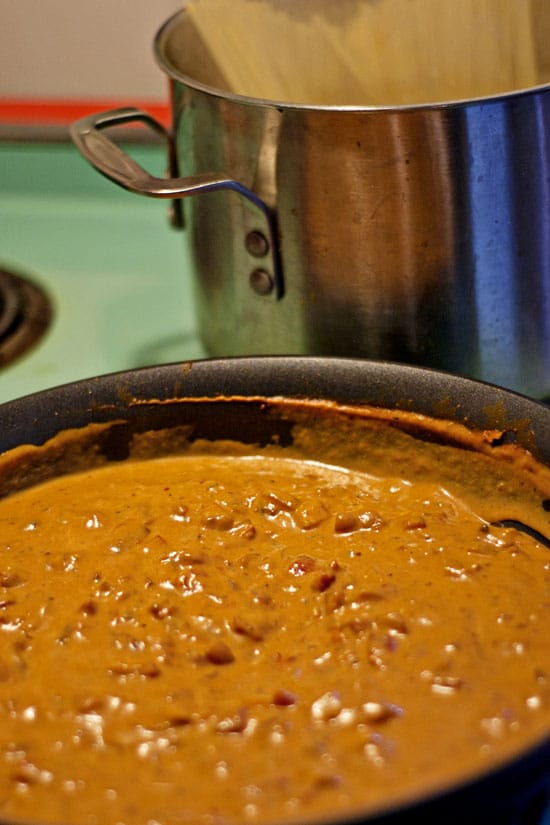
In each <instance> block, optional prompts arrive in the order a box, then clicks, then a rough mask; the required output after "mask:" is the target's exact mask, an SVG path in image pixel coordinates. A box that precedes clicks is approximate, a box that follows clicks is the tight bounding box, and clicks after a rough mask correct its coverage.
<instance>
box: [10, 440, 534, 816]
mask: <svg viewBox="0 0 550 825" xmlns="http://www.w3.org/2000/svg"><path fill="white" fill-rule="evenodd" d="M435 449H437V448H435ZM245 452H246V451H242V452H239V451H236V452H235V454H227V455H224V454H219V455H217V454H200V452H197V453H196V454H188V455H182V456H174V457H164V458H157V459H154V460H146V461H127V462H122V463H120V464H116V465H108V466H106V467H102V468H99V469H94V470H91V471H86V472H82V473H80V474H77V475H73V476H67V477H63V478H59V479H56V480H53V481H49V482H47V483H45V484H42V485H39V486H37V487H34V488H31V489H28V490H26V491H23V492H19V493H16V494H14V495H12V496H11V497H9V498H6V499H4V500H3V501H0V714H1V718H2V724H1V725H0V816H2V817H4V818H15V819H17V818H21V819H25V818H27V819H36V818H37V815H38V814H39V817H40V819H41V820H42V821H44V822H70V823H75V824H76V825H96V823H97V825H100V823H101V825H115V823H128V825H137V823H145V822H150V823H153V822H154V823H160V824H161V825H175V824H176V823H191V822H192V823H201V825H202V823H204V825H207V823H208V825H211V823H226V822H227V823H242V822H247V823H255V822H267V821H273V820H275V819H283V820H293V819H300V818H303V819H306V818H307V817H314V816H315V815H319V814H321V813H326V812H327V811H333V812H335V813H338V812H342V813H344V812H346V811H348V810H350V809H354V808H358V807H363V808H365V809H369V808H370V807H372V808H373V809H374V808H376V806H378V805H383V804H384V801H385V800H386V799H387V798H388V797H391V798H394V799H398V798H399V797H400V796H406V795H407V794H416V793H418V789H419V788H425V789H430V788H435V787H438V786H439V785H441V784H443V783H445V782H447V781H449V780H450V778H451V777H461V776H468V775H469V774H471V773H474V772H476V771H479V770H484V769H486V768H488V767H490V766H491V765H492V764H493V763H495V762H498V760H501V759H504V758H506V757H507V756H508V755H510V754H512V753H513V752H514V751H515V750H516V749H519V748H521V747H523V746H525V745H527V744H528V743H529V742H531V741H534V740H535V739H536V738H538V737H539V736H540V735H541V731H542V730H544V728H546V729H548V726H549V724H550V636H549V634H548V632H547V628H548V618H549V614H550V553H549V551H548V550H547V549H546V548H545V547H544V546H542V545H541V544H539V543H537V542H536V541H535V540H533V539H532V538H530V537H528V536H526V535H524V534H522V533H520V532H518V531H516V530H514V529H506V528H501V527H494V526H491V524H490V523H489V521H488V520H487V518H486V517H485V515H484V514H483V497H480V501H479V505H480V506H479V511H478V510H477V509H476V508H473V507H472V502H471V495H470V496H469V497H468V496H466V498H465V499H462V498H461V497H460V496H458V495H457V494H456V492H455V491H454V490H453V492H451V491H450V490H449V489H447V488H446V487H444V486H442V485H438V484H436V483H434V482H433V481H431V480H430V479H429V477H428V476H429V474H426V473H421V474H420V476H421V477H417V478H414V479H413V480H411V479H408V478H407V469H408V462H407V459H406V453H404V454H403V455H402V460H401V465H402V470H403V472H402V473H401V474H400V475H399V476H398V475H384V474H381V475H380V476H377V475H376V473H375V472H374V471H373V472H366V471H364V470H359V469H357V468H353V469H350V468H347V467H336V466H331V465H329V464H326V463H322V462H316V461H311V460H302V459H299V458H297V457H285V455H283V452H282V451H281V453H280V454H277V452H276V451H273V453H272V454H269V455H268V454H262V455H253V454H245Z"/></svg>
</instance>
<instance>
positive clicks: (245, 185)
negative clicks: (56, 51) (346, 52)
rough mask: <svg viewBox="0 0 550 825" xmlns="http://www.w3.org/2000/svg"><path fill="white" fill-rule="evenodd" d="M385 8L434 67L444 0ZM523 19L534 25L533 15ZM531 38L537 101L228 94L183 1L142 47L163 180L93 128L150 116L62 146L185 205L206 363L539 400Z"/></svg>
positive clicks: (544, 211) (546, 284)
mask: <svg viewBox="0 0 550 825" xmlns="http://www.w3.org/2000/svg"><path fill="white" fill-rule="evenodd" d="M383 2H384V3H388V2H389V0H383ZM515 2H517V0H506V3H507V4H509V3H515ZM350 5H351V4H350ZM377 5H378V4H377ZM459 5H460V4H459ZM520 5H521V4H520ZM393 6H394V7H397V14H398V15H399V16H398V19H399V21H400V22H399V25H398V26H395V25H393V23H392V26H393V29H392V31H389V32H387V33H386V35H385V36H387V37H388V38H390V39H391V37H392V36H393V34H394V32H395V31H407V27H408V25H409V23H410V22H411V21H407V16H414V18H415V20H414V23H415V25H416V28H417V29H418V30H420V31H422V30H423V29H425V31H426V35H425V38H426V40H425V47H424V49H423V48H422V46H419V48H418V49H417V51H416V54H417V55H418V59H419V60H422V59H424V52H425V51H426V49H427V48H428V45H429V49H430V54H432V53H434V52H435V53H436V55H441V56H442V59H444V58H445V56H446V55H447V54H448V53H449V51H450V50H452V49H453V48H454V47H455V45H456V44H454V42H453V37H454V35H453V31H449V30H445V32H439V31H438V27H437V16H438V14H439V10H440V9H442V8H443V7H444V6H445V4H437V3H435V4H434V3H431V4H430V3H425V2H424V3H420V2H417V3H416V5H415V3H411V2H410V0H393ZM489 6H490V8H489V10H488V12H487V13H488V14H489V16H490V15H491V14H494V15H497V16H498V15H501V12H502V11H503V7H502V5H501V4H492V5H491V4H489ZM506 8H508V6H506ZM426 10H428V11H429V15H428V14H426V19H425V20H424V25H423V26H419V25H417V24H418V20H417V17H418V15H419V14H422V13H423V12H426ZM347 13H349V11H346V14H347ZM461 14H462V11H459V12H458V15H459V16H460V15H461ZM532 15H533V30H534V31H535V33H537V31H540V32H544V28H543V24H544V19H543V18H545V17H547V12H546V11H545V8H544V4H542V3H537V4H536V5H535V4H533V11H532ZM473 19H474V29H473V30H472V42H476V36H477V34H479V31H480V30H481V27H482V26H483V25H484V24H485V26H486V27H488V29H489V30H490V28H491V26H492V25H493V24H494V23H495V22H496V21H495V20H493V21H492V22H491V20H490V19H489V21H488V22H487V19H486V18H485V19H484V18H480V22H479V27H478V31H477V32H476V31H475V25H476V24H475V20H476V18H475V17H474V18H473ZM391 22H392V21H391V19H390V23H391ZM449 38H450V39H449ZM479 39H480V40H481V42H483V39H482V38H479ZM539 41H540V42H538V43H537V49H538V51H537V54H536V58H537V61H538V66H539V69H540V71H539V72H538V73H537V75H536V79H535V80H534V81H533V84H532V86H531V88H518V89H512V90H510V89H505V91H500V92H499V93H498V94H488V93H487V91H486V90H485V89H483V87H480V86H478V85H475V84H474V86H473V87H472V88H471V89H470V90H469V91H470V96H469V97H468V98H467V99H460V100H456V99H453V98H446V99H443V100H441V98H436V99H435V102H434V98H433V97H431V98H427V99H426V100H424V99H423V100H422V102H415V103H405V104H399V105H392V100H391V98H390V99H388V104H389V105H379V104H377V105H342V106H339V105H315V104H309V103H307V102H305V103H303V102H301V101H294V102H287V101H277V100H271V99H269V100H266V99H259V98H258V97H252V96H244V95H241V94H235V93H232V92H229V91H227V90H226V89H225V88H224V87H223V86H221V85H220V84H219V82H218V77H217V75H216V72H215V70H214V68H213V66H212V61H211V59H210V58H209V54H208V51H207V50H205V49H202V48H201V45H200V41H199V40H198V38H197V37H196V34H195V32H194V30H193V28H192V26H191V25H190V21H189V19H188V13H187V12H186V8H185V5H184V9H183V10H182V11H181V12H179V13H178V14H176V15H175V16H174V17H172V18H171V19H170V20H168V21H167V22H166V23H165V24H164V26H163V27H162V28H161V29H160V31H159V32H158V34H157V36H156V39H155V53H156V58H157V62H158V64H159V66H160V68H161V70H162V71H163V72H164V73H165V74H166V75H167V77H168V79H169V81H170V90H171V106H172V128H171V130H170V133H169V134H168V133H167V134H166V138H167V140H168V143H169V145H170V170H171V171H170V175H171V177H170V178H168V179H163V178H154V177H152V176H151V175H150V174H148V173H147V172H146V171H144V170H143V169H140V168H139V167H138V166H137V165H136V164H135V163H134V161H133V160H132V159H131V157H130V156H129V155H127V154H126V153H125V152H123V151H122V150H120V149H119V148H118V147H116V146H115V145H114V144H113V143H112V142H111V140H110V139H109V138H108V137H107V135H106V134H105V133H104V132H103V131H102V130H104V129H105V128H106V127H109V126H114V125H117V124H121V123H126V122H129V121H134V120H137V121H139V120H141V121H145V122H146V123H147V124H148V125H149V126H151V127H152V128H153V129H156V130H160V131H163V129H162V127H161V126H160V125H159V124H158V123H157V122H156V121H154V120H152V119H151V118H150V117H149V116H148V115H146V114H145V113H143V112H140V111H138V110H135V109H121V110H117V111H112V112H106V113H102V114H98V115H95V116H92V117H89V118H85V119H84V120H82V121H79V122H78V123H77V124H75V125H74V127H73V130H72V132H73V137H74V139H75V141H76V143H77V145H78V147H79V149H80V151H81V152H82V154H83V155H84V156H85V157H86V158H87V159H88V160H89V161H91V162H92V164H94V165H95V166H96V167H97V169H98V170H99V171H100V172H102V173H103V174H105V175H107V177H109V178H111V179H112V180H114V181H115V182H116V183H118V184H120V185H122V186H123V187H125V188H127V189H129V190H132V191H134V192H138V193H140V194H143V195H150V196H153V197H160V198H168V199H170V198H173V199H179V198H183V197H186V196H188V195H196V197H194V198H192V199H191V200H190V201H189V203H188V204H186V223H187V227H188V236H189V242H190V245H191V251H192V255H193V258H194V269H195V271H194V286H195V293H196V296H195V297H196V304H197V311H198V317H199V326H200V332H201V335H202V338H203V340H204V343H205V346H206V349H207V351H208V352H209V354H210V355H214V356H219V355H243V354H245V355H246V354H252V355H253V354H276V353H289V354H302V353H303V354H313V355H324V354H327V355H344V356H352V357H367V358H382V359H390V360H398V361H404V362H408V363H415V364H420V365H425V366H432V367H438V368H442V369H446V370H450V371H453V372H458V373H460V374H463V375H468V376H473V377H476V378H480V379H483V380H487V381H491V382H494V383H497V384H500V385H503V386H507V387H510V388H512V389H515V390H518V391H520V392H523V393H525V394H528V395H531V396H534V397H538V398H540V397H543V396H545V395H546V394H548V393H549V392H550V359H549V357H548V352H549V348H550V329H549V326H548V296H549V294H550V271H549V259H548V242H547V239H548V237H550V210H549V208H548V203H549V201H550V190H549V179H548V175H547V174H546V171H545V170H547V169H548V166H549V163H550V138H549V128H548V121H549V117H550V88H549V84H548V82H547V81H548V74H547V73H546V69H547V66H548V62H549V60H548V57H549V50H548V42H550V41H548V38H547V37H546V38H544V37H543V36H542V34H541V37H540V38H539ZM434 42H435V43H438V44H439V45H440V48H439V50H437V49H434V45H433V44H434ZM509 54H510V55H511V56H510V58H509V59H510V60H511V61H512V62H513V61H514V60H515V57H514V52H513V50H510V52H509ZM464 59H465V60H466V56H465V58H464ZM457 62H459V63H460V61H457ZM410 68H411V67H408V68H407V67H405V69H404V72H408V70H409V69H410ZM413 68H415V69H416V68H418V67H413ZM406 79H407V78H404V80H406ZM481 82H482V81H481V78H478V79H477V80H476V83H478V84H479V83H481ZM480 89H481V90H480ZM478 90H479V91H478ZM446 91H448V90H447V89H443V93H445V92H446ZM449 93H450V92H449ZM434 94H435V92H434ZM352 104H353V101H352ZM180 175H183V177H180ZM179 206H180V207H181V204H180V205H179ZM176 211H177V210H176ZM176 222H177V223H178V222H179V219H178V218H177V215H176Z"/></svg>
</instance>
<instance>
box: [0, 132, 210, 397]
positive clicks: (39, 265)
mask: <svg viewBox="0 0 550 825" xmlns="http://www.w3.org/2000/svg"><path fill="white" fill-rule="evenodd" d="M131 151H132V153H133V154H134V156H136V157H137V159H138V160H139V162H140V163H142V164H143V165H144V166H146V167H147V168H148V169H150V170H151V171H152V172H153V173H154V174H162V171H163V169H164V167H165V158H164V151H163V148H162V147H157V146H153V145H141V146H139V145H138V146H135V147H133V148H132V149H131ZM0 227H1V229H0V269H1V270H3V271H8V272H10V273H14V274H15V275H16V276H20V277H23V278H24V279H27V278H28V279H29V280H30V281H31V282H32V283H34V284H35V285H36V286H38V287H39V288H40V289H41V290H43V292H44V293H45V295H46V296H47V298H48V300H49V304H50V311H51V318H50V320H49V322H48V324H47V326H46V328H45V331H43V332H41V335H40V336H39V337H38V338H37V340H36V341H35V342H34V344H33V345H32V346H31V347H30V349H26V350H25V351H24V352H23V354H20V355H19V356H18V357H16V358H15V360H13V361H12V362H10V363H8V364H4V365H2V364H1V362H0V403H2V402H4V401H9V400H10V399H13V398H16V397H20V396H23V395H27V394H29V393H33V392H36V391H38V390H42V389H46V388H48V387H53V386H57V385H59V384H64V383H67V382H69V381H74V380H78V379H80V378H87V377H90V376H94V375H101V374H103V373H106V372H113V371H118V370H124V369H130V368H134V367H140V366H147V365H151V364H160V363H167V362H172V361H179V360H187V359H194V358H201V357H203V356H204V355H205V353H204V350H203V348H202V345H201V343H200V341H199V339H198V336H197V332H196V327H195V321H194V311H193V301H192V296H191V287H192V285H191V275H190V264H189V259H188V255H187V251H186V247H185V233H182V232H178V231H175V230H173V229H171V228H170V225H169V222H168V217H167V209H166V203H162V202H159V201H153V200H149V199H145V198H140V197H138V196H135V195H131V194H129V193H127V192H125V191H123V190H121V189H118V188H117V187H116V186H114V185H113V184H112V183H110V182H108V181H106V180H104V179H103V178H102V177H101V176H100V175H99V174H98V173H97V172H96V171H95V170H93V169H92V168H91V167H89V166H88V164H87V163H86V162H85V161H84V160H83V159H82V158H81V156H80V155H79V154H78V153H77V151H76V149H75V148H74V147H73V146H72V144H70V143H51V144H50V143H44V144H40V143H7V142H4V143H1V142H0Z"/></svg>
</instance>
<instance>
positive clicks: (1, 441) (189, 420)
mask: <svg viewBox="0 0 550 825" xmlns="http://www.w3.org/2000/svg"><path fill="white" fill-rule="evenodd" d="M281 396H282V397H287V398H304V397H306V398H317V399H318V398H324V399H330V400H335V401H339V402H346V403H348V404H350V403H353V404H363V403H368V404H369V405H374V406H383V407H389V408H392V409H400V410H409V411H415V412H420V413H424V414H426V415H430V416H435V417H437V418H445V419H452V420H454V421H457V422H460V423H461V424H464V423H465V424H467V425H468V426H469V427H472V428H479V427H481V428H486V427H490V428H494V427H495V426H496V427H498V428H499V429H501V430H504V431H509V432H510V433H513V434H514V438H517V439H518V440H519V443H520V444H523V445H525V446H526V447H528V448H529V449H530V450H531V451H532V452H533V453H534V454H535V455H536V456H537V457H538V458H540V459H541V460H542V461H543V462H545V463H547V464H550V410H548V408H546V407H544V406H543V405H541V404H539V403H538V402H535V401H532V400H530V399H527V398H524V397H521V396H518V395H515V394H513V393H511V392H508V391H505V390H501V389H499V388H496V387H493V386H489V385H485V384H481V383H477V382H473V381H470V380H467V379H464V378H460V377H453V376H450V375H447V374H443V373H439V372H436V371H430V370H423V369H419V368H415V367H410V366H399V365H393V364H388V363H381V362H368V361H360V360H346V359H320V358H291V357H273V358H243V359H227V360H223V359H222V360H218V361H215V360H214V361H205V362H195V363H192V364H183V365H181V364H179V365H171V366H163V367H155V368H149V369H143V370H137V371H131V372H126V373H119V374H115V375H110V376H104V377H100V378H94V379H90V380H85V381H80V382H78V383H75V384H70V385H67V386H64V387H60V388H57V389H52V390H48V391H45V392H41V393H39V394H37V395H32V396H28V397H26V398H22V399H19V400H16V401H12V402H9V403H7V404H4V405H2V406H0V451H5V450H8V449H10V448H14V447H17V446H18V445H21V444H28V443H31V444H35V445H41V444H43V443H44V442H45V441H47V440H48V439H50V438H51V437H52V436H54V435H55V434H56V433H57V432H58V431H60V430H66V429H70V428H75V427H76V428H80V427H85V426H86V425H88V424H90V423H91V422H95V423H99V422H117V423H116V426H113V427H112V428H111V429H107V430H105V429H101V428H100V429H99V434H98V435H97V441H98V445H99V448H100V449H101V451H102V452H104V453H105V454H106V455H107V456H108V457H109V458H110V459H113V460H120V459H122V458H124V457H125V456H126V455H127V453H128V445H129V441H130V438H131V436H132V434H133V433H134V432H136V431H138V432H140V431H144V430H149V429H164V428H167V427H171V426H175V425H181V424H186V425H191V427H192V429H193V433H194V435H195V436H197V437H206V438H210V439H212V438H214V439H215V438H238V439H241V440H243V441H249V442H252V443H256V442H262V441H264V442H265V441H269V440H270V439H271V438H272V436H273V434H274V433H277V435H278V437H279V438H280V439H281V440H282V443H285V441H284V439H287V440H288V438H289V435H290V432H291V424H292V415H291V414H290V417H289V416H288V415H287V416H284V417H283V418H279V417H277V416H273V415H270V414H269V413H268V412H266V409H265V404H263V403H262V402H261V400H260V399H261V397H268V398H269V397H281ZM220 397H224V398H225V399H226V400H225V401H224V402H223V413H222V414H220ZM181 399H188V400H187V401H186V400H181ZM106 432H107V435H105V433H106ZM92 440H94V437H92ZM87 443H88V446H89V445H90V441H89V439H88V442H87ZM84 454H86V453H85V452H79V451H76V453H75V452H74V451H73V452H71V453H69V454H68V455H65V456H63V455H62V451H61V452H60V451H53V452H52V451H51V450H49V451H48V450H46V451H45V452H44V453H42V452H41V451H40V450H38V451H32V450H31V451H30V456H29V451H26V452H25V456H26V458H25V462H26V463H24V464H23V465H22V466H20V467H19V468H18V469H17V473H16V470H15V469H14V473H13V475H14V478H13V486H14V487H22V486H26V485H28V483H30V482H32V481H35V480H37V479H41V478H44V477H48V476H52V475H55V474H56V473H58V472H60V467H65V468H66V466H80V464H81V462H82V455H84ZM88 454H89V455H91V456H97V453H96V452H94V450H92V451H89V453H88ZM64 459H65V460H64ZM14 467H15V468H17V463H16V464H15V465H14ZM549 776H550V738H548V736H547V737H546V738H545V739H543V740H542V741H540V742H539V743H538V745H537V746H536V747H534V748H532V749H531V750H529V752H526V753H522V754H520V756H519V757H518V758H516V759H514V760H513V761H511V762H509V763H507V764H505V765H503V766H501V767H499V769H498V770H493V771H492V772H488V773H486V774H484V775H483V776H480V777H479V778H477V779H475V780H472V781H468V782H466V783H461V784H459V785H454V786H451V787H448V788H446V789H444V791H443V792H440V793H438V794H435V795H431V796H430V797H429V798H421V799H414V800H411V801H410V804H406V805H399V806H397V807H395V806H394V805H392V802H391V800H388V806H387V808H385V809H384V810H382V811H381V812H380V813H379V814H378V815H375V816H371V817H364V818H359V819H357V817H354V818H353V822H355V823H357V822H358V821H361V822H365V825H366V823H367V822H368V823H369V825H375V823H376V825H383V823H384V824H385V825H390V823H395V824H396V825H397V823H413V822H422V823H423V825H428V823H433V825H436V823H437V825H440V823H442V822H445V823H449V824H451V823H463V822H466V821H468V822H472V823H479V825H481V823H484V825H485V823H488V822H490V823H496V822H498V823H499V825H508V823H509V825H512V824H513V825H519V823H521V825H540V824H541V823H542V818H541V817H542V810H543V808H544V805H545V804H546V801H547V796H548V791H549V784H548V777H549ZM348 819H349V818H348ZM351 821H352V820H351V819H349V825H351ZM329 822H330V816H329V817H328V818H327V825H328V823H329Z"/></svg>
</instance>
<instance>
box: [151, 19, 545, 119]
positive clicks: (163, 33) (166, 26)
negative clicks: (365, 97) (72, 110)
mask: <svg viewBox="0 0 550 825" xmlns="http://www.w3.org/2000/svg"><path fill="white" fill-rule="evenodd" d="M184 14H185V8H183V9H179V10H178V11H177V12H175V14H173V15H171V16H170V17H169V18H168V19H167V20H165V22H164V23H163V24H162V25H161V27H160V28H159V29H158V31H157V33H156V34H155V37H154V41H153V53H154V57H155V60H156V63H157V65H158V66H159V68H160V69H161V70H162V71H163V72H164V73H165V74H166V75H168V77H170V78H171V79H172V80H176V81H178V82H179V83H182V84H183V85H185V86H188V87H190V88H192V89H195V90H196V91H198V92H202V93H204V94H207V95H210V96H212V97H217V98H223V100H225V101H228V102H230V103H235V104H242V105H247V106H258V107H260V108H276V109H279V111H281V112H283V111H292V110H299V111H314V112H327V113H330V112H350V113H353V112H355V113H359V112H363V113H373V114H374V113H376V112H388V113H399V112H418V111H434V110H441V109H457V108H468V107H471V106H478V105H480V104H483V105H487V104H490V103H502V102H503V101H506V100H509V99H511V98H518V97H523V96H526V95H532V94H539V93H541V92H546V91H548V90H549V89H550V81H549V82H547V83H541V84H537V85H536V86H530V87H528V88H525V89H523V88H521V89H512V90H510V91H507V92H501V93H499V94H493V95H481V96H479V97H471V98H464V99H461V98H458V99H456V100H444V101H435V102H423V103H409V104H400V105H387V106H357V105H346V106H333V105H330V106H327V105H321V104H308V103H294V102H288V101H280V100H269V99H265V98H259V97H253V96H248V95H241V94H237V93H235V92H230V91H227V90H224V89H218V88H216V87H215V86H210V85H208V84H206V83H202V82H201V81H199V80H196V79H195V78H193V77H192V76H191V75H188V74H186V73H185V72H182V71H180V70H179V69H178V67H177V66H175V65H174V63H173V62H172V61H171V60H170V59H169V58H168V55H167V49H166V45H167V42H168V40H169V39H170V37H171V36H173V33H174V31H175V30H177V28H178V27H179V26H180V25H181V21H182V19H183V16H184Z"/></svg>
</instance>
